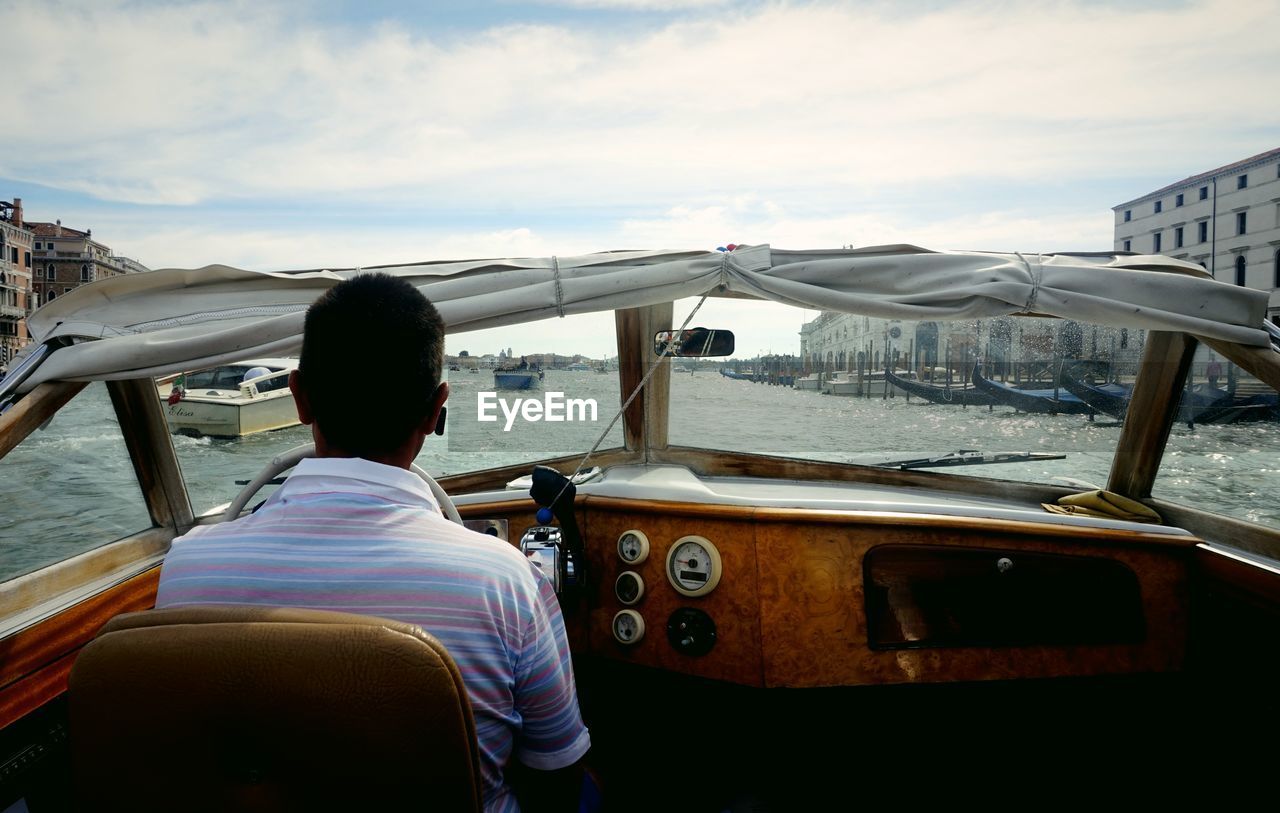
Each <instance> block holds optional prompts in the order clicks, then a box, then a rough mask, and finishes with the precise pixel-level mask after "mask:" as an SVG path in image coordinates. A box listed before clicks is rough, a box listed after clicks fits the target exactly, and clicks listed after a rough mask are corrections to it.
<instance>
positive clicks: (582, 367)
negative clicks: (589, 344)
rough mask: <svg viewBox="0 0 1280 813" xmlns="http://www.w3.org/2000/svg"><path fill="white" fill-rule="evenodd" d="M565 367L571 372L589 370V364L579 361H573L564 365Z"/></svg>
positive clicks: (585, 371)
mask: <svg viewBox="0 0 1280 813" xmlns="http://www.w3.org/2000/svg"><path fill="white" fill-rule="evenodd" d="M565 369H566V370H568V371H569V372H571V373H587V372H590V371H591V366H590V365H588V364H583V363H582V362H580V361H575V362H574V363H573V364H570V365H569V366H568V367H565Z"/></svg>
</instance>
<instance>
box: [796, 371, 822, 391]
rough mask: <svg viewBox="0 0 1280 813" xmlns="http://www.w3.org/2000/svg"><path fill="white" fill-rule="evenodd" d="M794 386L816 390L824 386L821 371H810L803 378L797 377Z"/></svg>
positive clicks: (799, 388)
mask: <svg viewBox="0 0 1280 813" xmlns="http://www.w3.org/2000/svg"><path fill="white" fill-rule="evenodd" d="M794 386H795V388H796V389H798V390H816V389H819V388H820V387H821V386H822V375H821V374H820V373H810V374H809V375H806V376H804V377H803V378H797V379H796V380H795V382H794Z"/></svg>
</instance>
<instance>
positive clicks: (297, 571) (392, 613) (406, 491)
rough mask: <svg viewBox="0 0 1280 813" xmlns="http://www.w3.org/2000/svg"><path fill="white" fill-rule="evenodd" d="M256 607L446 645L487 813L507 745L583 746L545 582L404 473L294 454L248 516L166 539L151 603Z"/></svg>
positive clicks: (560, 625)
mask: <svg viewBox="0 0 1280 813" xmlns="http://www.w3.org/2000/svg"><path fill="white" fill-rule="evenodd" d="M190 604H253V605H265V606H274V607H303V608H309V609H315V610H334V611H338V612H350V613H363V614H366V615H376V616H382V617H384V618H391V619H395V620H398V621H406V622H408V623H411V624H417V625H418V626H420V627H422V628H423V629H425V630H426V631H428V632H430V633H431V634H432V635H434V636H435V637H436V638H438V639H440V641H441V643H443V644H444V645H445V647H446V648H447V649H448V650H449V654H450V655H452V656H453V659H454V660H455V661H456V662H457V664H458V669H459V670H461V672H462V678H463V681H464V682H465V683H466V686H467V692H468V695H469V696H470V699H471V707H472V710H473V712H474V714H475V720H476V732H477V734H478V735H479V739H480V752H481V757H480V761H481V770H482V773H483V781H484V803H485V810H487V811H516V810H519V805H518V804H517V802H516V798H515V794H514V793H512V792H511V790H510V788H509V787H508V786H507V785H506V783H505V782H504V781H503V768H504V767H505V766H506V765H507V763H508V761H509V760H510V759H511V757H512V756H513V755H514V756H515V758H516V759H519V760H520V761H521V762H522V763H524V764H525V765H528V766H529V767H531V768H536V769H539V770H554V769H556V768H563V767H566V766H568V765H571V764H573V763H574V762H576V761H577V760H578V759H580V758H581V757H582V756H583V755H584V754H585V753H586V752H587V749H588V748H589V747H590V744H591V740H590V737H589V735H588V733H587V729H586V727H585V726H584V725H583V723H582V715H581V713H580V711H579V709H578V698H577V692H576V690H575V687H574V681H573V667H572V664H571V662H570V659H569V643H568V639H567V638H566V636H565V629H564V620H563V619H562V618H561V615H560V605H559V602H558V601H557V600H556V596H555V592H554V589H553V588H552V586H551V583H550V581H549V579H548V578H547V577H546V576H544V575H543V574H542V573H541V571H539V570H538V569H537V568H536V567H534V566H533V564H532V563H531V562H530V561H529V560H528V559H526V558H525V556H524V555H523V554H521V553H520V551H519V550H517V549H516V548H515V547H513V546H512V545H510V544H508V543H506V542H503V541H501V540H499V539H496V538H494V537H492V536H487V535H485V534H480V533H476V532H474V531H469V530H467V529H465V528H463V527H461V526H460V525H457V524H456V523H453V522H450V521H448V520H446V519H445V518H444V517H443V516H442V515H441V513H440V508H439V506H438V504H437V503H436V501H435V499H434V498H433V497H432V495H431V492H430V490H429V489H428V488H427V486H426V484H425V483H423V482H422V480H420V479H418V477H417V476H416V475H414V474H413V473H412V472H409V471H406V470H404V469H400V468H395V467H393V466H384V465H382V464H380V463H372V462H369V461H367V460H362V459H359V458H324V459H312V460H303V461H302V462H301V463H299V464H298V466H297V468H295V469H294V472H293V474H292V475H290V476H289V478H288V479H287V480H286V481H285V482H284V484H283V485H282V486H280V488H279V489H277V490H276V493H275V494H273V495H272V496H271V498H270V499H268V500H267V501H266V502H265V503H264V504H263V505H262V506H261V507H260V508H259V509H258V510H257V511H256V512H254V513H253V514H252V515H250V516H247V517H242V518H240V519H238V520H236V521H235V522H228V523H222V524H219V525H205V526H200V527H197V528H194V529H192V531H191V532H190V533H188V534H187V535H186V536H183V537H181V538H180V539H177V540H175V541H174V544H173V549H172V550H171V551H170V552H169V555H168V556H167V557H166V558H165V562H164V568H163V570H162V571H161V573H160V588H159V593H158V594H157V597H156V606H157V607H179V606H182V605H190Z"/></svg>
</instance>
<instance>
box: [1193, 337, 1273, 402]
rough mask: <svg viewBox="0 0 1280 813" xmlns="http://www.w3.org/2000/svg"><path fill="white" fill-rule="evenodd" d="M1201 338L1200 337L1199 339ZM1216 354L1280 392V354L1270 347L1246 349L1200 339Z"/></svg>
mask: <svg viewBox="0 0 1280 813" xmlns="http://www.w3.org/2000/svg"><path fill="white" fill-rule="evenodd" d="M1197 338H1200V337H1197ZM1200 341H1202V342H1204V343H1205V344H1207V345H1209V346H1210V347H1212V348H1213V349H1214V351H1215V352H1217V353H1218V354H1220V355H1222V356H1223V357H1225V358H1226V359H1228V360H1229V361H1231V362H1232V363H1233V364H1236V365H1238V366H1240V367H1243V368H1244V369H1246V370H1248V371H1249V372H1251V373H1253V374H1254V375H1255V376H1257V377H1258V378H1259V379H1260V380H1262V381H1265V382H1266V383H1267V386H1269V387H1271V389H1273V390H1276V391H1280V353H1277V352H1276V351H1275V350H1272V349H1271V348H1269V347H1244V346H1243V345H1239V344H1232V343H1231V342H1224V341H1221V340H1219V339H1207V338H1200Z"/></svg>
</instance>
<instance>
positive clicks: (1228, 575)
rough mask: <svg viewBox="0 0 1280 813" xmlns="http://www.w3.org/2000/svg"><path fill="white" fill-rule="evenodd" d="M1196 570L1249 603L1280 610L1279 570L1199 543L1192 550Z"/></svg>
mask: <svg viewBox="0 0 1280 813" xmlns="http://www.w3.org/2000/svg"><path fill="white" fill-rule="evenodd" d="M1195 562H1196V566H1197V568H1198V569H1199V572H1200V573H1201V574H1202V575H1203V576H1204V577H1205V578H1206V579H1208V580H1209V581H1211V582H1213V583H1215V584H1217V585H1220V586H1225V587H1226V588H1227V589H1229V590H1230V591H1231V592H1232V593H1233V594H1235V595H1237V596H1240V597H1242V598H1244V599H1245V600H1247V601H1249V602H1250V603H1252V604H1254V605H1256V606H1261V607H1267V608H1269V609H1271V610H1272V611H1273V612H1275V611H1280V573H1278V572H1276V571H1275V570H1272V569H1269V568H1266V567H1262V566H1260V565H1256V564H1253V563H1252V562H1248V561H1244V560H1242V559H1239V558H1236V557H1234V556H1231V555H1229V554H1226V553H1222V552H1220V551H1216V550H1213V549H1212V548H1208V547H1205V546H1203V545H1201V546H1197V547H1196V549H1195Z"/></svg>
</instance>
